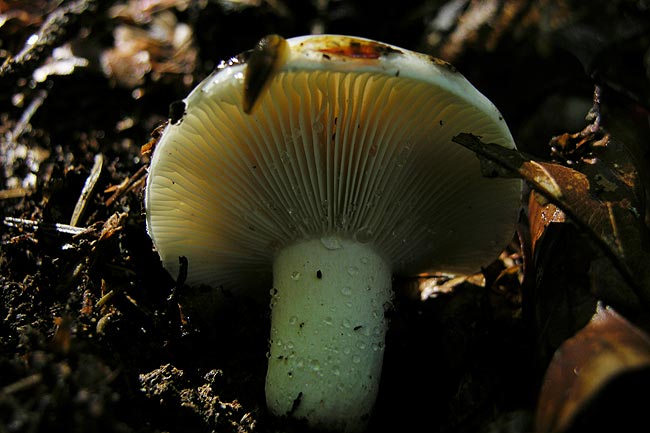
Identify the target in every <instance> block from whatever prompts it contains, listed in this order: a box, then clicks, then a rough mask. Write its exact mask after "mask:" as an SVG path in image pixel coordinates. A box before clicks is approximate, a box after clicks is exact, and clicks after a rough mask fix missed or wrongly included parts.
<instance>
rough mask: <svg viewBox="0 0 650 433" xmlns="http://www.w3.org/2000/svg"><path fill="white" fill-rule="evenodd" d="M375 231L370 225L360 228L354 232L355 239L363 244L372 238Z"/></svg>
mask: <svg viewBox="0 0 650 433" xmlns="http://www.w3.org/2000/svg"><path fill="white" fill-rule="evenodd" d="M372 237H373V233H372V230H371V229H370V228H369V227H361V228H360V229H359V230H357V231H356V232H354V240H356V241H357V242H360V243H362V244H367V243H368V242H370V241H371V240H372Z"/></svg>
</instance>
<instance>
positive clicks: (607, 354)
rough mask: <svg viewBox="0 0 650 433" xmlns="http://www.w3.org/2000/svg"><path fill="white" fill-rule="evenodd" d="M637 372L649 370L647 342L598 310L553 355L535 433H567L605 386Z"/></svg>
mask: <svg viewBox="0 0 650 433" xmlns="http://www.w3.org/2000/svg"><path fill="white" fill-rule="evenodd" d="M642 368H650V338H648V336H647V335H646V334H644V333H643V332H642V331H640V330H639V329H638V328H636V327H635V326H634V325H632V324H631V323H629V322H628V321H627V320H625V319H624V318H623V317H621V316H620V315H619V314H617V313H616V312H615V311H614V310H612V309H610V308H605V307H599V308H598V310H597V312H596V314H595V315H594V316H593V317H592V319H591V321H590V322H589V323H588V324H587V326H585V327H584V328H583V329H582V330H580V331H579V332H578V333H577V334H576V335H575V336H574V337H572V338H570V339H569V340H567V341H565V342H564V343H563V344H562V346H560V348H559V349H558V350H557V351H556V353H555V355H554V357H553V359H552V361H551V363H550V365H549V367H548V370H547V371H546V375H545V378H544V383H543V385H542V389H541V392H540V396H539V401H538V404H537V413H536V420H535V431H536V432H537V433H546V432H564V431H567V429H568V428H570V427H571V425H572V423H573V422H574V420H575V417H576V416H577V415H578V414H579V413H580V411H582V410H585V407H586V406H587V405H589V404H590V403H591V402H592V401H593V398H594V397H595V396H596V395H597V394H598V393H599V392H600V391H601V390H602V389H603V388H604V387H605V386H606V385H607V384H609V383H610V382H611V381H612V380H614V379H615V378H617V377H619V376H620V375H621V374H623V373H629V372H632V371H638V370H639V369H642ZM638 392H644V390H638Z"/></svg>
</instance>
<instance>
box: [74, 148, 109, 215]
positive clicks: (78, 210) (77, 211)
mask: <svg viewBox="0 0 650 433" xmlns="http://www.w3.org/2000/svg"><path fill="white" fill-rule="evenodd" d="M103 167H104V157H103V156H102V154H101V153H98V154H97V155H95V163H94V164H93V168H92V169H91V170H90V174H89V175H88V178H87V179H86V183H84V187H83V188H82V190H81V194H80V195H79V199H78V200H77V204H76V205H75V207H74V211H73V212H72V217H71V218H70V225H71V226H75V227H76V226H77V225H78V224H79V220H80V219H81V217H82V215H83V213H84V211H85V210H86V208H87V207H88V199H89V198H90V196H91V195H92V193H93V191H94V190H95V186H97V181H98V180H99V177H100V176H101V174H102V168H103Z"/></svg>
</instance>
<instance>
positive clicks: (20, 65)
mask: <svg viewBox="0 0 650 433" xmlns="http://www.w3.org/2000/svg"><path fill="white" fill-rule="evenodd" d="M96 8H97V2H96V0H76V1H71V2H69V3H67V4H65V5H63V6H61V7H60V8H57V9H56V10H55V11H53V12H52V13H51V14H49V15H48V16H47V18H46V19H45V21H44V22H43V24H42V25H41V28H40V29H39V30H38V33H35V34H34V35H33V36H32V37H31V38H29V39H28V40H27V42H26V43H25V46H24V47H23V48H22V50H20V52H19V53H18V54H16V55H15V56H14V57H9V58H8V59H7V60H6V61H5V62H4V64H2V65H1V66H0V78H10V77H12V76H13V75H16V74H18V73H20V72H23V71H25V70H27V72H29V73H30V74H31V72H33V69H35V67H36V65H37V64H38V63H39V62H40V61H41V59H42V58H43V57H44V56H48V55H49V54H50V53H51V52H52V50H53V49H54V48H55V47H56V45H57V44H59V43H60V42H61V41H62V40H63V39H64V38H65V37H66V36H67V35H68V33H69V32H70V29H71V28H72V27H73V25H74V24H75V23H76V22H77V20H78V19H79V17H80V16H81V15H83V14H85V13H88V12H93V11H94V10H95V9H96Z"/></svg>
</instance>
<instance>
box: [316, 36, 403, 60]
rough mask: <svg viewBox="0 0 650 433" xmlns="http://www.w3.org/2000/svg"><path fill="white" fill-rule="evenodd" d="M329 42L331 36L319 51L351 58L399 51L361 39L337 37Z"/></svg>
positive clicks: (377, 56) (379, 55)
mask: <svg viewBox="0 0 650 433" xmlns="http://www.w3.org/2000/svg"><path fill="white" fill-rule="evenodd" d="M330 42H331V38H330V40H329V41H328V44H327V45H329V46H326V47H323V48H320V49H319V51H320V52H322V53H325V54H332V55H335V56H341V57H351V58H353V59H378V58H380V57H381V56H385V55H387V54H392V53H400V52H401V51H400V50H398V49H396V48H394V47H391V46H390V45H385V44H382V43H379V42H375V41H368V40H362V39H353V38H337V39H336V42H335V43H330Z"/></svg>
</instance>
